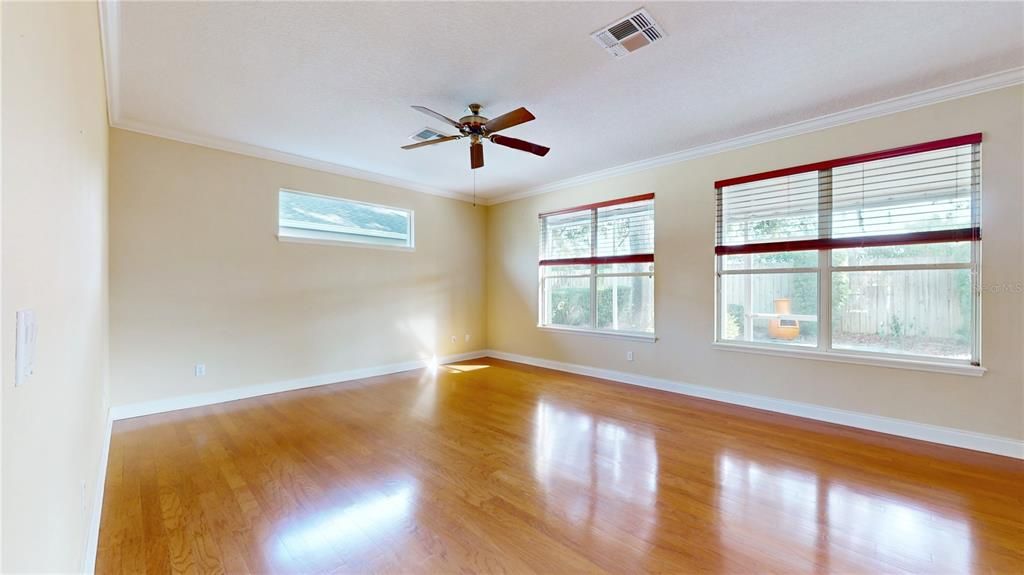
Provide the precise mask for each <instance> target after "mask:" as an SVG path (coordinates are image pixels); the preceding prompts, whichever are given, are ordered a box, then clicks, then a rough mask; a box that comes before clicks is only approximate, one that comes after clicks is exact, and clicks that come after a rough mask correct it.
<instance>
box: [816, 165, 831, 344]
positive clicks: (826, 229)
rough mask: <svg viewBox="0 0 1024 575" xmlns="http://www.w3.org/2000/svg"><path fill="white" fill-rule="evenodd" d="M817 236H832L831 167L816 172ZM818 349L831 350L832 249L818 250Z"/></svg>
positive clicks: (824, 237) (826, 237) (823, 237)
mask: <svg viewBox="0 0 1024 575" xmlns="http://www.w3.org/2000/svg"><path fill="white" fill-rule="evenodd" d="M818 237H819V238H822V239H828V238H831V237H832V169H831V168H826V169H824V170H820V171H819V172H818ZM818 349H819V350H823V351H831V350H832V250H818Z"/></svg>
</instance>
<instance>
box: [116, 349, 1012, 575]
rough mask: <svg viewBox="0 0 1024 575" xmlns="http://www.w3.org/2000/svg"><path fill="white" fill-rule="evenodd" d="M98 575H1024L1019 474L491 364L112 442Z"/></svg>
mask: <svg viewBox="0 0 1024 575" xmlns="http://www.w3.org/2000/svg"><path fill="white" fill-rule="evenodd" d="M97 571H98V572H100V573H119V572H123V573H143V572H150V573H168V572H172V573H178V572H228V573H242V572H258V573H286V572H289V573H324V572H337V573H368V572H380V571H389V572H390V571H399V572H421V573H450V572H512V573H524V572H541V573H569V572H615V573H637V572H656V571H660V572H676V573H696V572H719V573H763V572H779V573H793V572H799V573H808V572H833V573H878V572H916V573H968V572H985V573H991V572H995V573H1021V572H1024V463H1022V462H1019V461H1015V460H1010V459H1006V458H999V457H995V456H989V455H984V454H979V453H973V452H967V451H961V450H955V449H951V448H944V447H939V446H934V445H929V444H923V443H918V442H912V441H907V440H901V439H897V438H892V437H888V436H881V435H875V434H870V433H867V432H860V431H855V430H850V429H846V428H840V427H836V426H830V425H827V424H820V423H814V422H809V421H806V420H798V419H794V418H788V417H784V416H778V415H772V414H767V413H764V412H756V411H751V410H746V409H743V408H738V407H732V406H726V405H723V404H716V403H713V402H707V401H702V400H696V399H690V398H686V397H682V396H678V395H673V394H668V393H664V392H659V391H654V390H648V389H642V388H636V387H632V386H626V385H621V384H614V383H609V382H603V381H599V380H594V379H590V378H585V377H579V376H573V375H568V374H564V373H558V372H552V371H547V370H542V369H538V368H532V367H526V366H521V365H517V364H513V363H508V362H502V361H497V360H474V361H473V362H467V363H466V364H464V365H454V366H441V367H438V368H436V369H434V370H421V371H416V372H407V373H403V374H397V375H393V376H385V377H380V378H374V379H372V380H365V381H362V382H355V383H349V384H340V385H336V386H325V387H320V388H314V389H309V390H302V391H296V392H290V393H282V394H277V395H273V396H265V397H261V398H255V399H250V400H244V401H238V402H233V403H229V404H221V405H217V406H210V407H205V408H197V409H190V410H184V411H180V412H174V413H169V414H163V415H158V416H150V417H145V418H137V419H133V420H127V421H123V422H118V423H117V424H116V426H115V430H114V435H113V438H112V442H111V452H110V463H109V467H108V475H107V484H106V497H105V500H104V507H103V521H102V526H101V533H100V550H99V558H98V562H97Z"/></svg>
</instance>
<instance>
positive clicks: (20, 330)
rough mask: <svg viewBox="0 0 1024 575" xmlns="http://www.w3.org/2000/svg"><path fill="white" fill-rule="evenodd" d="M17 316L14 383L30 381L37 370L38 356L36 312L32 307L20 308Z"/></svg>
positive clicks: (22, 383) (16, 384)
mask: <svg viewBox="0 0 1024 575" xmlns="http://www.w3.org/2000/svg"><path fill="white" fill-rule="evenodd" d="M15 317H16V323H17V328H16V335H15V340H14V385H15V387H17V386H19V385H24V384H25V383H28V378H29V377H30V376H31V375H32V373H33V372H34V371H35V356H36V334H37V333H38V329H37V327H36V314H35V312H34V311H32V310H30V309H23V310H18V311H17V312H15Z"/></svg>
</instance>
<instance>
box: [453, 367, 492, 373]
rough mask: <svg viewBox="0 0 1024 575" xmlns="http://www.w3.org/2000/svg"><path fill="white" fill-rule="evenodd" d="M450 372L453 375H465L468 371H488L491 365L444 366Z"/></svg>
mask: <svg viewBox="0 0 1024 575" xmlns="http://www.w3.org/2000/svg"><path fill="white" fill-rule="evenodd" d="M443 367H444V368H445V369H447V370H448V371H449V372H453V373H465V372H467V371H476V370H478V369H487V368H488V367H491V366H489V365H445V366H443Z"/></svg>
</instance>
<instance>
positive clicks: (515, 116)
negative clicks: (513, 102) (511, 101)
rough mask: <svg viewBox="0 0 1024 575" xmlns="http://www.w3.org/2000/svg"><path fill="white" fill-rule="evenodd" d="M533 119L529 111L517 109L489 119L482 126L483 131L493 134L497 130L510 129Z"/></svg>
mask: <svg viewBox="0 0 1024 575" xmlns="http://www.w3.org/2000/svg"><path fill="white" fill-rule="evenodd" d="M535 119H536V117H535V116H534V115H533V114H531V113H530V111H529V110H527V109H526V108H519V109H518V110H512V111H511V112H509V113H507V114H502V115H500V116H498V117H497V118H491V119H490V120H488V121H487V123H486V124H484V129H485V130H487V131H488V132H489V133H492V134H493V133H494V132H497V131H498V130H504V129H505V128H511V127H512V126H518V125H519V124H525V123H526V122H529V121H530V120H535Z"/></svg>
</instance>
